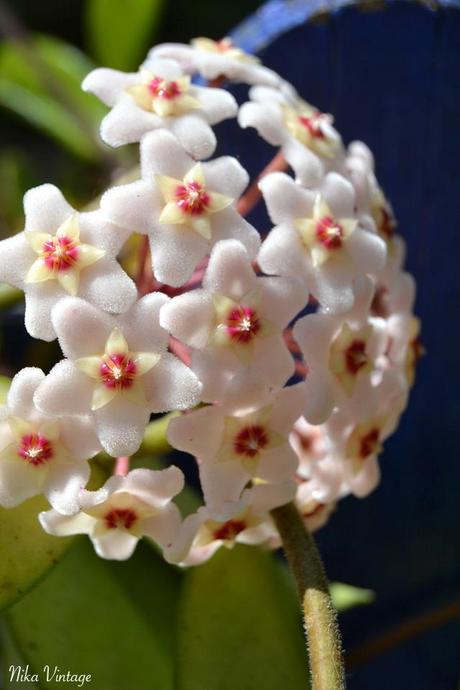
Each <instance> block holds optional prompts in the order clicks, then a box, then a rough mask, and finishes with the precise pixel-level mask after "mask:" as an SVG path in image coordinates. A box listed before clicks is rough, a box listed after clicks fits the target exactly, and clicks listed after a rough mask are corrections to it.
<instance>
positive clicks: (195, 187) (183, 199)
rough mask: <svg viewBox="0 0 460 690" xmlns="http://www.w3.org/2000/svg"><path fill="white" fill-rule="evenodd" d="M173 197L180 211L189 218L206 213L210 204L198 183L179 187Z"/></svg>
mask: <svg viewBox="0 0 460 690" xmlns="http://www.w3.org/2000/svg"><path fill="white" fill-rule="evenodd" d="M175 197H176V200H177V205H178V206H179V208H180V209H181V211H183V212H184V213H187V214H189V215H191V216H199V215H201V214H202V213H204V212H206V211H207V209H208V207H209V204H210V202H211V198H210V196H209V194H208V193H207V191H206V190H205V189H204V188H203V186H202V185H201V184H200V183H199V182H187V183H184V184H181V185H179V186H178V187H177V188H176V191H175Z"/></svg>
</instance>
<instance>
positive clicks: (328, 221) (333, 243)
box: [316, 216, 344, 249]
mask: <svg viewBox="0 0 460 690" xmlns="http://www.w3.org/2000/svg"><path fill="white" fill-rule="evenodd" d="M343 235H344V232H343V228H342V226H341V225H339V224H338V223H337V222H336V221H335V220H334V218H331V217H330V216H324V218H321V220H319V221H318V223H317V224H316V239H317V240H318V241H319V242H321V244H322V245H323V246H324V247H326V249H340V247H341V246H342V238H343Z"/></svg>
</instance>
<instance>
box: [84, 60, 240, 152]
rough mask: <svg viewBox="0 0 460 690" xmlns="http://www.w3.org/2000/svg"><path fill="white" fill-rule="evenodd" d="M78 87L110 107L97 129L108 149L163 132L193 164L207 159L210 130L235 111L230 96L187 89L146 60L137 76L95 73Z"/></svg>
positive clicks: (170, 68)
mask: <svg viewBox="0 0 460 690" xmlns="http://www.w3.org/2000/svg"><path fill="white" fill-rule="evenodd" d="M82 87H83V89H84V90H85V91H90V92H91V93H94V94H95V95H96V96H98V98H100V99H101V101H103V102H104V103H105V104H106V105H108V106H111V108H112V110H111V111H110V113H109V114H108V115H107V116H106V117H105V118H104V119H103V121H102V124H101V137H102V139H103V141H105V142H106V143H107V144H109V145H110V146H122V145H123V144H129V143H133V142H137V141H140V140H141V138H142V136H143V135H144V134H146V133H147V132H150V131H152V130H154V129H160V128H161V129H169V130H170V131H171V132H172V133H173V134H174V135H175V136H176V137H177V138H178V140H179V142H180V143H181V145H182V146H183V147H184V149H185V150H186V151H187V152H188V153H189V154H190V155H191V156H192V157H193V158H195V159H202V158H207V157H208V156H210V155H212V153H213V152H214V149H215V147H216V138H215V136H214V133H213V131H212V129H211V125H215V124H217V123H218V122H221V121H222V120H225V119H227V118H229V117H234V116H235V115H236V112H237V109H238V106H237V103H236V101H235V99H234V98H233V96H232V95H231V94H230V93H228V92H227V91H224V90H223V89H213V88H206V87H203V86H196V85H195V84H192V83H191V81H190V77H189V75H187V74H184V73H183V71H182V69H181V67H180V66H179V64H178V63H177V62H175V61H174V60H169V59H166V60H165V59H158V58H156V59H149V60H147V61H146V62H145V63H144V64H143V65H142V66H141V68H140V69H139V72H137V73H126V72H119V71H118V70H113V69H107V68H98V69H96V70H93V71H92V72H90V73H89V74H88V76H87V77H86V78H85V80H84V81H83V85H82Z"/></svg>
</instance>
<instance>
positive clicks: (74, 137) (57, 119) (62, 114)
mask: <svg viewBox="0 0 460 690" xmlns="http://www.w3.org/2000/svg"><path fill="white" fill-rule="evenodd" d="M0 105H2V106H3V107H5V108H8V109H9V110H12V111H13V112H14V113H16V114H17V115H20V116H21V117H22V118H24V119H25V120H26V121H27V122H29V124H31V125H33V126H34V127H37V128H38V129H41V130H42V131H43V132H45V134H48V135H49V136H50V137H52V138H53V139H55V140H56V141H57V142H58V143H59V144H61V145H62V146H63V147H64V148H66V149H67V150H68V151H70V152H71V153H73V154H74V155H76V156H78V157H79V158H83V159H85V160H89V161H93V160H96V159H97V158H98V157H99V153H100V152H99V149H98V147H97V146H96V144H95V143H94V141H93V140H92V139H91V137H90V136H89V135H88V134H87V133H86V132H85V131H84V129H83V128H82V127H81V125H80V124H79V123H78V122H77V121H76V120H75V118H74V117H73V116H72V115H71V114H70V113H68V112H67V111H66V110H65V108H64V107H63V106H62V105H61V104H60V103H58V102H57V101H55V100H54V99H52V98H51V97H49V96H44V95H42V94H38V93H34V92H33V91H30V90H28V89H27V88H24V87H23V86H19V85H18V84H15V83H14V82H13V81H10V80H8V79H5V78H2V77H0Z"/></svg>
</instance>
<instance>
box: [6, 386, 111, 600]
mask: <svg viewBox="0 0 460 690" xmlns="http://www.w3.org/2000/svg"><path fill="white" fill-rule="evenodd" d="M2 378H6V377H2ZM4 383H5V386H6V385H8V386H9V383H10V382H9V380H8V383H7V384H6V382H3V381H1V382H0V385H3V384H4ZM0 395H1V393H0ZM107 472H108V471H107V468H106V467H103V466H101V465H100V464H98V463H97V462H93V463H91V477H90V480H89V482H88V487H89V488H90V489H92V490H94V489H97V488H99V487H100V486H101V485H102V484H103V483H104V481H105V479H106V478H107ZM48 509H49V505H48V502H47V501H46V499H45V498H44V497H43V496H34V497H33V498H30V499H29V500H28V501H25V502H24V503H21V505H19V506H17V507H16V508H10V509H6V508H0V554H1V556H2V557H1V559H0V611H2V610H4V609H6V608H8V607H9V606H11V605H12V604H13V603H15V602H16V601H19V600H20V599H21V598H22V597H23V596H24V595H25V594H26V593H27V592H29V591H30V590H31V589H32V588H33V587H34V586H35V585H37V584H38V583H39V582H40V581H41V580H42V579H43V578H44V577H46V575H48V573H49V572H50V570H51V569H52V568H53V566H55V565H56V564H57V563H58V561H59V560H60V558H62V556H63V555H64V554H65V553H66V551H67V550H68V548H69V546H70V545H71V544H72V542H73V541H75V537H65V538H64V537H53V536H51V535H50V534H47V533H46V532H45V531H44V530H43V528H42V526H41V525H40V523H39V521H38V513H40V512H41V511H42V510H48Z"/></svg>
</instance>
